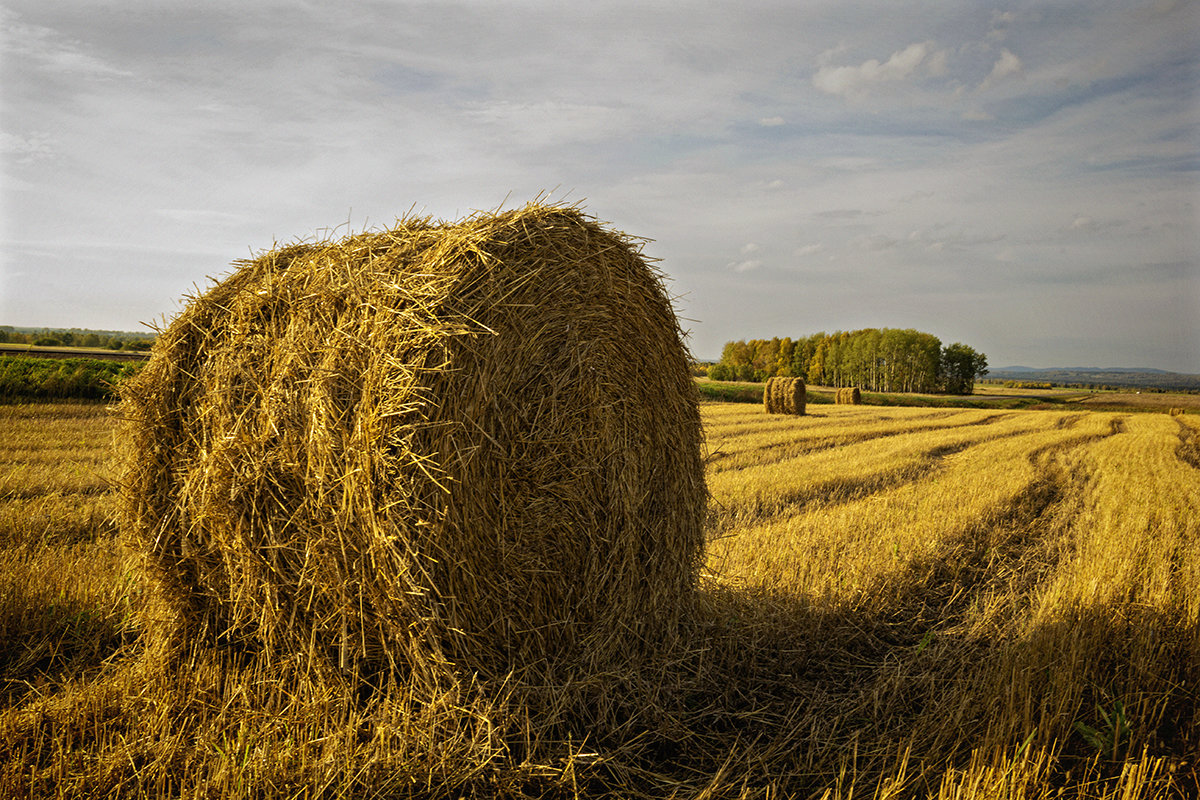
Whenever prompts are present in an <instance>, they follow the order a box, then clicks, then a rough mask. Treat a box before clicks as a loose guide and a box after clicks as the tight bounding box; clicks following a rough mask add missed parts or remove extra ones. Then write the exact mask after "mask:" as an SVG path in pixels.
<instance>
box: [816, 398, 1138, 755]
mask: <svg viewBox="0 0 1200 800" xmlns="http://www.w3.org/2000/svg"><path fill="white" fill-rule="evenodd" d="M1123 430H1124V422H1123V421H1121V420H1120V419H1117V420H1114V421H1113V424H1112V425H1111V426H1110V429H1109V430H1108V431H1107V432H1106V433H1103V434H1094V435H1090V436H1085V437H1080V438H1078V439H1073V440H1071V441H1068V442H1059V443H1055V444H1051V445H1046V446H1044V447H1042V448H1038V449H1037V450H1034V451H1032V452H1031V453H1029V454H1028V456H1027V457H1028V458H1029V460H1030V461H1031V463H1033V464H1034V465H1035V467H1036V470H1037V475H1036V477H1035V478H1034V480H1033V481H1032V482H1031V483H1030V484H1029V486H1027V487H1026V488H1025V489H1024V490H1023V491H1022V492H1020V493H1019V494H1018V495H1016V496H1015V497H1014V498H1013V499H1012V501H1011V502H1010V503H1008V504H1007V506H1006V507H1005V508H1003V509H1002V510H1000V511H999V512H998V513H996V514H993V515H989V516H988V517H986V518H984V519H981V520H980V521H979V522H978V523H977V524H975V525H972V526H970V527H969V528H967V529H965V530H964V531H962V533H960V534H959V535H957V536H955V537H954V538H953V539H952V540H949V541H947V542H946V544H945V545H944V546H943V547H942V548H940V549H939V551H938V552H936V553H935V554H933V555H931V556H929V557H927V558H923V559H917V560H914V561H913V562H911V563H910V564H909V565H908V566H907V569H906V572H905V574H904V575H902V576H901V577H900V578H899V579H898V580H896V579H895V578H893V579H892V580H890V581H881V583H880V585H879V586H877V587H876V588H875V589H873V590H868V591H867V592H865V593H864V598H865V607H864V608H862V610H861V612H857V613H856V612H846V614H845V616H844V618H842V619H833V620H831V621H830V624H831V627H832V628H833V630H831V631H830V632H829V634H828V637H827V638H828V639H829V640H831V641H838V642H840V643H841V646H842V647H843V648H846V649H847V650H849V651H850V652H851V653H852V657H847V655H846V654H842V655H841V657H840V658H838V659H836V660H835V661H834V663H837V664H838V669H837V672H836V674H830V675H828V676H827V677H828V679H829V680H831V681H833V685H834V686H836V687H838V691H840V692H843V693H844V694H843V697H844V696H845V695H846V694H850V695H856V696H857V700H856V703H855V705H856V707H857V709H858V711H857V712H856V713H855V714H854V715H852V716H853V717H854V719H855V722H854V723H853V727H861V728H864V729H866V728H876V729H878V727H879V726H888V725H891V726H897V725H899V724H900V722H899V721H903V720H912V719H913V718H914V717H917V716H919V715H921V714H923V713H927V712H929V710H930V709H935V708H939V703H940V701H941V700H942V698H943V697H945V696H948V695H952V694H953V693H954V692H956V691H961V685H962V683H963V682H965V681H972V680H977V679H978V678H977V676H978V675H980V674H981V673H980V670H981V668H982V665H983V664H985V663H986V662H987V661H988V660H989V658H992V657H993V656H992V654H993V653H994V652H995V648H997V647H1004V646H1007V645H1008V643H1009V641H1010V640H1011V638H1012V636H1014V635H1016V628H1015V624H1016V623H1019V621H1020V620H1021V619H1023V618H1024V617H1025V615H1026V613H1027V612H1028V610H1029V609H1030V608H1031V607H1032V605H1033V602H1034V599H1035V596H1036V590H1037V587H1038V586H1039V585H1040V584H1041V582H1042V581H1043V580H1044V579H1045V577H1046V576H1047V575H1049V574H1051V573H1052V572H1053V570H1054V569H1055V567H1056V565H1057V564H1058V563H1059V562H1060V561H1061V560H1062V559H1063V558H1065V557H1067V556H1068V554H1069V548H1068V547H1066V546H1065V544H1064V543H1063V541H1062V536H1063V535H1064V534H1065V533H1066V532H1067V530H1068V529H1069V526H1070V521H1071V519H1072V518H1073V517H1074V516H1075V515H1076V513H1077V511H1078V508H1079V505H1080V503H1081V502H1082V492H1083V487H1084V485H1085V483H1086V482H1087V480H1088V475H1087V474H1086V473H1080V472H1078V471H1075V470H1071V469H1069V468H1068V467H1067V466H1066V465H1065V464H1064V463H1063V461H1064V459H1063V457H1064V456H1065V455H1067V454H1069V453H1070V452H1072V451H1074V450H1076V449H1078V448H1082V447H1086V446H1088V445H1089V444H1092V443H1094V442H1096V441H1100V440H1102V439H1104V438H1107V437H1108V436H1113V435H1116V434H1118V433H1120V432H1122V431H1123ZM984 608H986V609H988V613H987V618H986V619H983V620H981V619H980V618H979V617H978V611H979V610H982V609H984ZM973 612H974V613H973ZM821 664H822V659H820V657H815V658H812V659H811V660H810V661H809V662H808V665H809V670H810V675H811V672H812V671H813V670H815V672H816V675H812V677H817V676H819V675H820V673H822V672H824V669H823V667H822V666H821ZM952 687H959V688H952ZM978 713H981V712H978ZM975 722H976V723H977V724H986V720H985V719H983V717H982V716H980V717H979V718H978V719H976V720H975ZM896 733H897V735H902V734H903V732H902V731H900V730H899V729H897V731H896ZM951 734H954V735H960V734H961V731H959V732H957V733H956V732H953V731H952V732H951ZM946 744H947V743H945V742H943V743H942V745H946Z"/></svg>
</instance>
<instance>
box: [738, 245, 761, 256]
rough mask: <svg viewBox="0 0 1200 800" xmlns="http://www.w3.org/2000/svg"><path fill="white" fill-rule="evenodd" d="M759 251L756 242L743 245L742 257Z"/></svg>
mask: <svg viewBox="0 0 1200 800" xmlns="http://www.w3.org/2000/svg"><path fill="white" fill-rule="evenodd" d="M758 250H759V247H758V245H757V244H755V243H754V242H747V243H746V244H744V245H742V255H744V256H748V255H750V254H751V253H757V252H758Z"/></svg>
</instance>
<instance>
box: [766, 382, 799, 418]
mask: <svg viewBox="0 0 1200 800" xmlns="http://www.w3.org/2000/svg"><path fill="white" fill-rule="evenodd" d="M805 392H806V387H805V384H804V380H803V379H802V378H780V377H776V378H771V379H769V380H768V381H767V385H766V387H765V388H764V390H763V405H764V406H765V408H766V412H767V413H768V414H792V415H796V416H802V415H803V414H804V410H805V402H806V399H807V398H806V394H805Z"/></svg>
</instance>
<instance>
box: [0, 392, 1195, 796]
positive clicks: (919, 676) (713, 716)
mask: <svg viewBox="0 0 1200 800" xmlns="http://www.w3.org/2000/svg"><path fill="white" fill-rule="evenodd" d="M821 411H822V415H821V416H819V417H805V418H785V417H778V418H775V419H774V420H771V421H772V422H776V423H778V425H776V426H770V425H763V424H762V423H763V422H764V419H763V414H762V412H761V411H759V410H758V409H757V408H755V407H746V406H741V405H739V406H724V405H710V406H705V407H704V408H703V413H704V415H705V423H706V426H707V428H708V431H709V435H710V438H711V439H712V440H713V446H714V447H724V448H727V449H729V450H736V451H737V452H738V453H741V454H744V455H748V454H750V453H754V452H758V454H759V456H758V457H759V458H760V459H762V460H760V461H759V462H757V466H758V467H763V468H765V467H766V466H767V464H768V463H769V461H770V459H771V458H772V457H773V456H776V455H778V456H779V458H778V461H779V462H780V473H781V474H782V473H784V472H786V471H792V472H800V473H801V474H803V473H804V472H806V471H808V470H809V469H813V470H814V474H817V475H820V474H829V475H833V473H832V472H826V473H823V472H822V470H832V469H833V465H832V464H831V463H830V464H827V466H825V467H822V466H820V465H821V464H822V463H824V462H823V461H822V460H823V459H827V458H832V457H833V456H834V455H838V456H840V457H841V458H840V460H841V462H842V466H841V469H842V470H843V472H842V473H841V475H842V478H841V479H842V480H844V481H845V482H846V483H853V482H854V481H855V479H854V471H855V469H856V468H857V469H861V470H862V475H861V476H860V480H858V483H859V484H860V485H862V486H863V487H866V488H862V489H860V490H859V491H858V492H849V493H844V494H842V495H841V496H840V497H835V496H829V497H826V498H815V499H809V500H807V501H804V502H796V503H791V504H789V503H775V504H771V503H769V502H765V501H766V499H767V498H766V496H765V494H764V495H763V499H764V509H769V512H768V511H766V510H764V513H763V514H762V515H759V516H757V517H755V516H754V515H751V514H746V515H743V516H742V517H739V518H738V519H736V520H735V521H733V522H732V523H730V524H729V525H728V526H727V527H725V528H724V529H723V531H724V533H723V535H722V536H721V538H719V539H717V540H715V541H713V542H712V543H711V545H710V548H709V562H708V570H707V572H706V574H705V577H704V579H703V581H702V583H701V585H700V587H699V592H698V594H697V596H696V600H697V602H696V605H695V608H694V609H693V611H692V614H691V616H690V618H689V620H688V623H687V632H686V636H685V637H684V639H683V640H682V641H681V642H680V645H679V646H678V647H677V648H674V649H672V650H671V651H670V652H666V651H664V652H663V653H661V654H659V657H657V658H646V659H644V660H642V661H641V663H639V664H638V665H637V667H636V669H629V670H627V671H625V672H624V673H623V674H621V675H620V676H613V678H615V679H616V680H615V683H616V684H617V687H618V688H616V689H614V687H613V685H612V683H610V684H609V685H607V686H603V687H601V686H600V685H599V684H596V693H595V694H594V695H593V702H594V703H596V704H608V705H609V706H610V709H609V710H608V711H606V712H603V713H606V714H610V715H613V716H621V717H622V718H623V719H624V720H625V725H624V726H623V727H622V728H620V729H618V730H616V731H610V732H609V733H608V735H607V736H596V735H593V731H590V730H588V729H587V727H586V726H582V727H577V728H575V729H574V730H573V731H571V732H570V733H571V738H570V739H565V738H564V739H562V740H551V739H544V740H537V738H536V737H537V736H538V735H539V731H541V732H544V731H545V730H546V728H545V727H544V726H543V725H540V724H538V723H537V722H536V721H533V720H529V719H526V718H524V717H523V716H522V715H521V710H520V709H521V706H520V705H519V704H514V703H513V702H512V698H511V697H510V696H508V695H506V694H505V693H504V692H503V691H494V690H488V689H487V687H486V686H485V685H483V684H481V683H477V684H474V685H472V684H465V685H460V686H458V687H456V689H455V690H454V691H453V692H448V693H447V694H446V695H444V696H442V697H438V698H434V699H433V700H432V701H430V700H429V699H427V698H426V699H422V698H421V697H420V696H419V695H418V694H415V693H413V692H412V691H409V690H408V688H407V687H406V686H405V685H395V684H388V685H384V686H381V687H380V689H379V690H378V691H374V692H371V693H365V694H361V695H354V694H351V695H345V694H338V693H336V692H334V691H332V689H331V687H329V686H328V685H322V684H319V683H316V682H314V681H312V680H311V678H309V677H306V676H305V675H304V674H303V671H302V670H301V669H300V668H299V665H296V664H292V665H289V664H284V663H278V662H277V663H275V664H273V665H264V664H262V663H261V662H255V661H254V660H253V659H246V660H245V661H243V662H241V663H236V664H231V663H229V662H228V660H222V659H217V658H214V657H212V656H211V655H210V656H209V657H202V655H201V654H196V656H195V658H194V659H193V660H192V661H190V662H189V663H187V664H186V665H184V666H185V668H182V669H177V670H174V671H171V670H167V669H164V668H163V666H162V664H161V660H162V658H163V657H164V655H165V654H164V653H162V652H161V651H156V650H155V649H154V648H153V647H152V646H151V643H150V640H148V639H147V638H146V637H144V636H141V637H140V638H139V633H140V630H139V628H138V627H137V626H138V624H139V622H138V620H140V619H142V618H144V616H145V615H146V613H148V612H149V611H150V609H148V608H145V606H146V605H148V604H150V603H151V602H152V599H151V598H148V597H147V596H146V595H145V594H144V593H143V594H139V593H138V592H137V591H136V586H137V581H133V580H131V578H132V577H133V576H134V575H135V574H136V567H135V562H131V561H128V560H127V559H126V558H125V557H124V556H123V555H122V551H121V550H120V549H119V548H118V547H117V546H116V544H115V542H114V541H113V539H112V536H111V529H110V528H108V527H105V526H104V524H100V530H99V533H98V534H96V535H94V536H93V537H92V538H90V539H89V538H87V537H85V536H83V535H82V532H81V531H76V532H75V533H72V534H71V535H70V536H69V537H57V534H55V532H54V529H55V525H54V524H53V522H52V518H53V517H54V515H56V514H57V513H59V511H62V512H64V513H65V512H67V511H68V506H67V505H63V504H61V498H56V499H50V500H46V503H47V505H46V506H45V507H44V513H45V519H44V522H43V524H41V525H32V524H31V525H29V526H26V527H24V528H21V527H20V526H17V527H16V528H5V529H4V545H3V548H4V549H3V550H2V551H0V552H2V553H3V559H2V560H0V565H2V566H0V587H2V588H0V597H2V598H3V601H2V602H0V614H2V615H3V616H2V617H0V623H2V624H3V627H2V628H0V630H3V631H4V632H5V637H6V638H5V639H4V640H3V642H4V643H3V647H2V648H0V652H4V653H5V654H13V653H19V654H20V656H19V657H18V658H13V657H12V656H11V655H8V658H7V660H6V661H5V662H4V665H5V666H4V670H5V672H4V677H5V680H6V684H5V685H6V686H7V687H9V688H8V690H7V691H8V694H7V695H6V698H7V705H8V708H7V710H4V711H3V712H0V750H2V751H3V752H4V753H5V754H6V755H5V756H4V757H3V758H0V793H2V794H4V795H5V796H13V797H25V796H34V797H58V796H75V797H84V796H114V795H116V796H128V797H143V796H154V797H162V796H172V797H174V796H179V797H221V798H234V797H239V798H240V797H264V796H279V797H339V796H354V797H446V798H450V797H460V796H466V797H575V796H579V797H602V796H603V797H611V796H617V797H632V798H641V797H645V798H649V797H664V798H665V797H676V798H683V797H694V798H699V797H705V798H717V797H729V798H738V797H746V798H750V797H763V798H768V797H770V798H775V797H802V798H814V799H815V798H830V800H832V799H833V798H838V799H840V800H848V799H849V798H883V797H892V798H909V797H931V798H932V797H936V798H947V799H948V798H958V799H959V800H964V799H968V798H1016V799H1026V798H1027V799H1028V800H1034V799H1035V798H1036V799H1037V800H1042V799H1043V798H1044V799H1045V800H1049V798H1053V797H1076V798H1096V799H1097V800H1099V799H1100V798H1106V799H1107V798H1111V799H1112V800H1116V799H1117V798H1146V799H1147V800H1152V799H1153V800H1157V798H1186V797H1193V796H1196V795H1197V793H1198V792H1200V779H1198V778H1197V773H1196V762H1195V758H1194V755H1195V753H1196V752H1197V751H1198V750H1200V739H1198V738H1197V737H1198V733H1197V731H1200V701H1198V698H1197V690H1196V686H1197V685H1200V528H1198V526H1200V522H1198V520H1200V508H1197V498H1198V497H1200V491H1198V489H1200V477H1198V476H1200V471H1198V470H1197V466H1196V465H1195V464H1194V463H1193V462H1191V461H1189V459H1188V457H1187V454H1188V452H1189V450H1188V448H1189V447H1194V445H1195V441H1196V437H1197V435H1198V434H1200V426H1197V424H1196V422H1195V420H1196V418H1195V416H1194V415H1185V416H1183V417H1176V418H1171V417H1168V416H1167V415H1165V414H1164V415H1126V416H1122V415H1116V414H1101V413H1095V414H1074V415H1065V414H1061V413H1053V412H1003V413H996V412H990V413H989V412H975V411H969V412H946V411H937V412H931V411H930V410H928V409H896V408H886V409H885V408H879V409H876V408H871V407H848V406H847V407H841V408H832V407H826V408H823V409H821ZM11 413H13V409H11V408H8V409H5V408H0V450H4V451H5V452H10V451H15V450H22V449H23V450H25V451H26V453H27V454H28V451H29V450H36V449H37V448H36V446H34V447H25V448H10V447H9V446H10V442H9V441H8V436H9V434H10V432H11V431H13V430H16V427H15V426H11V425H8V424H7V423H8V420H9V417H6V416H4V415H5V414H11ZM81 413H82V415H83V416H81V418H80V419H78V420H76V422H71V421H70V420H69V419H67V418H64V419H59V420H57V421H55V422H53V423H48V424H47V426H46V433H47V441H50V440H52V439H53V438H54V437H55V436H57V434H56V433H54V429H57V428H58V426H60V425H61V426H64V427H63V429H64V430H65V429H66V428H67V427H70V426H75V427H76V429H80V428H84V427H86V428H88V429H89V430H90V431H91V432H92V434H93V436H92V438H87V439H84V438H83V437H81V442H82V445H83V446H82V449H81V451H80V454H79V455H80V457H81V458H83V459H84V460H86V458H87V457H88V449H89V447H88V445H87V442H89V441H92V442H94V441H97V440H102V439H103V438H104V436H105V435H106V434H107V433H108V431H109V429H110V428H111V422H110V421H109V420H108V419H106V418H102V417H101V418H97V417H96V416H94V415H93V416H91V417H88V418H87V419H84V417H86V415H87V413H89V412H86V410H81ZM65 416H66V417H69V413H68V414H66V415H65ZM76 423H78V424H76ZM972 423H973V424H972ZM939 424H943V426H944V430H943V431H941V435H942V436H943V442H942V445H941V450H939V446H938V443H937V437H938V434H939V432H938V430H937V428H938V426H939ZM906 425H911V426H913V429H912V430H910V431H905V430H904V426H906ZM856 426H859V427H861V428H863V429H864V430H866V431H868V432H869V435H868V438H865V439H859V440H844V439H845V437H849V436H851V434H852V429H853V428H854V427H856ZM823 428H828V431H826V432H823V431H822V429H823ZM789 435H795V436H796V437H797V438H798V439H805V440H807V441H808V444H807V445H805V446H806V447H808V448H809V449H808V450H805V451H803V452H796V453H786V448H785V447H784V446H783V444H782V442H784V441H785V440H786V439H787V438H788V436H789ZM742 437H745V439H746V440H747V441H750V442H754V443H755V444H754V445H746V446H743V445H744V444H745V442H743V440H742ZM892 443H895V444H898V445H900V446H898V447H897V449H896V451H895V453H894V454H893V456H891V458H892V459H894V460H895V463H899V462H902V461H903V460H904V459H903V452H904V450H905V448H906V447H907V448H908V449H909V451H910V452H911V453H912V454H913V455H912V457H911V458H912V460H913V461H915V462H916V463H920V464H921V465H922V467H921V468H919V469H911V470H910V469H906V468H904V467H895V466H894V465H893V467H892V468H891V469H892V472H891V476H890V478H889V480H887V481H884V482H883V483H879V484H876V483H875V481H874V480H873V479H872V478H871V477H870V476H871V475H872V474H876V473H877V472H878V471H879V470H881V469H883V470H885V471H886V469H888V467H887V465H888V463H890V462H889V461H888V459H887V458H885V459H883V460H882V461H878V460H873V458H874V456H873V451H874V450H878V449H880V448H883V447H885V446H887V445H889V444H892ZM5 448H9V449H7V450H6V449H5ZM805 453H807V455H805ZM939 453H940V454H939ZM22 458H24V456H23V457H22ZM834 460H836V459H834ZM72 461H73V459H72V458H71V457H70V456H69V455H68V454H66V453H64V464H66V465H69V464H71V463H72ZM810 462H811V463H810ZM719 463H720V461H719V460H718V461H714V463H713V468H714V469H715V467H716V466H717V464H719ZM8 466H9V463H8V462H0V470H5V469H7V468H8ZM897 470H898V471H897ZM724 472H728V473H729V477H728V479H727V480H728V481H729V482H728V483H727V484H725V488H724V489H723V490H722V491H725V492H727V493H728V494H729V495H730V496H739V497H747V496H751V495H753V494H754V492H753V491H751V490H750V489H749V488H744V487H739V486H737V485H736V483H735V482H734V478H735V477H736V476H737V475H738V474H743V475H744V476H745V479H746V482H747V483H748V484H758V483H760V482H761V481H762V480H763V474H764V473H761V472H755V471H754V469H753V468H749V467H748V468H746V469H742V470H739V469H735V468H730V469H726V470H724ZM721 474H722V473H721V472H714V473H713V474H712V478H713V481H714V483H717V479H718V478H719V476H720V475H721ZM65 479H66V481H67V482H68V484H69V483H70V482H71V481H72V480H74V478H72V477H70V476H69V475H67V476H66V478H65ZM777 486H778V487H780V488H779V491H784V490H785V489H786V487H787V484H786V483H784V482H782V479H780V480H779V481H778V483H777ZM872 487H873V488H872ZM54 491H59V490H57V489H56V490H54ZM52 497H54V496H53V495H52ZM95 497H96V498H97V499H104V498H107V497H109V495H107V494H104V493H100V494H98V495H95ZM37 500H38V498H32V497H29V498H24V497H16V498H14V497H9V498H8V499H6V500H4V501H2V502H3V504H2V505H0V512H3V511H4V510H5V508H6V507H7V505H8V504H12V503H32V502H36V501H37ZM22 507H24V506H22ZM20 516H21V515H20V513H19V512H17V511H12V512H11V513H10V514H9V515H8V516H4V515H3V514H2V513H0V523H2V524H5V525H7V524H9V523H7V522H3V521H5V520H9V521H11V520H15V519H18V518H19V517H20ZM68 516H69V515H68ZM98 521H99V520H98ZM727 522H728V520H727ZM83 524H84V523H83V521H82V519H80V518H78V517H76V518H74V521H72V522H70V526H71V527H72V530H76V529H78V528H80V527H81V526H82V525H83ZM710 532H711V533H714V534H715V533H717V529H712V530H711V531H710ZM56 537H57V538H56ZM18 644H20V646H21V647H25V649H24V650H22V649H20V648H19V647H18V646H17V645H18ZM26 645H28V646H27V647H26ZM571 713H575V712H568V711H565V710H564V714H566V715H567V716H570V714H571ZM1106 719H1107V722H1106ZM567 727H568V728H569V727H570V726H569V725H568V726H567ZM560 730H561V728H560Z"/></svg>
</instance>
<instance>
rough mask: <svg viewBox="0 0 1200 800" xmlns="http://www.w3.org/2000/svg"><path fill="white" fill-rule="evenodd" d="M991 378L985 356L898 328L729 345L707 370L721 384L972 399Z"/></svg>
mask: <svg viewBox="0 0 1200 800" xmlns="http://www.w3.org/2000/svg"><path fill="white" fill-rule="evenodd" d="M986 374H987V356H985V355H984V354H983V353H979V352H976V351H975V349H974V348H971V347H968V346H967V345H965V344H962V343H960V342H955V343H954V344H950V345H946V346H944V347H943V346H942V342H941V340H940V339H938V338H937V337H936V336H934V335H933V334H931V333H923V332H921V331H916V330H912V329H911V328H909V329H904V330H900V329H896V328H864V329H863V330H858V331H837V332H835V333H831V334H830V333H825V332H823V331H822V332H821V333H814V334H812V335H811V336H806V337H802V338H799V339H792V338H791V337H785V338H783V339H780V338H774V339H750V340H749V341H736V342H726V343H725V347H724V349H723V351H722V352H721V360H720V362H718V363H717V364H714V365H713V366H712V367H710V368H709V370H708V377H710V378H712V379H714V380H719V381H765V380H767V379H768V378H773V377H794V378H804V380H805V381H806V382H808V383H810V384H817V385H820V386H836V387H842V386H857V387H859V388H860V389H864V390H867V391H872V392H935V393H936V392H944V393H947V394H970V393H971V392H972V391H974V388H975V380H976V379H977V378H980V377H982V376H984V375H986Z"/></svg>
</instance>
